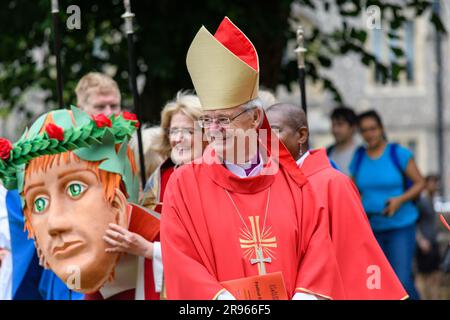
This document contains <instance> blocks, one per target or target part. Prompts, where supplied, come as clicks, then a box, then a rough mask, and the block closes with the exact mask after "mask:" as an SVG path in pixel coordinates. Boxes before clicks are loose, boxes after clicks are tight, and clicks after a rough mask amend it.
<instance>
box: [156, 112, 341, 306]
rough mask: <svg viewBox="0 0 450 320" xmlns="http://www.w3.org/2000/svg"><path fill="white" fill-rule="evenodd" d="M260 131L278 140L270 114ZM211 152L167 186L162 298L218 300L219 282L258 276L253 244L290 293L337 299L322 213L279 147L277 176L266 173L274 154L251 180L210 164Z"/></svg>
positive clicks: (338, 288)
mask: <svg viewBox="0 0 450 320" xmlns="http://www.w3.org/2000/svg"><path fill="white" fill-rule="evenodd" d="M263 128H269V135H268V136H269V137H268V143H267V144H266V145H268V146H270V145H271V143H270V142H271V139H274V140H275V141H277V142H278V140H277V138H276V136H275V135H274V134H273V133H272V132H271V130H270V127H269V124H268V122H267V119H264V124H263ZM263 147H264V144H263ZM269 152H270V150H269ZM211 154H213V152H211V150H210V149H207V150H206V151H205V153H204V155H203V162H202V163H191V164H186V165H184V166H183V167H181V168H179V169H178V170H176V171H175V172H174V173H173V174H172V176H171V178H170V180H169V182H168V185H167V190H166V192H165V195H164V205H163V210H162V211H163V213H162V215H161V245H162V252H163V264H164V270H165V272H164V274H165V281H166V282H165V284H166V290H167V298H168V299H215V298H217V296H218V295H219V294H220V293H221V292H223V291H224V289H223V287H222V286H221V285H220V282H222V281H227V280H234V279H239V278H244V277H249V276H255V275H258V274H259V272H260V264H258V263H254V264H252V262H251V259H256V258H258V254H257V252H256V248H257V247H260V248H262V251H263V258H264V259H266V260H267V259H269V258H270V260H271V262H269V263H264V266H265V269H266V272H267V273H273V272H278V271H281V272H282V273H283V278H284V282H285V285H286V289H287V294H288V297H289V298H292V296H293V295H294V294H295V293H296V292H306V293H313V294H316V295H319V296H323V297H325V298H335V297H341V296H342V294H343V293H342V283H341V280H340V276H339V271H338V268H337V262H336V258H335V254H334V250H333V248H332V243H331V239H330V236H329V224H328V216H327V213H326V211H325V210H324V208H323V207H322V206H320V205H318V202H317V201H316V200H315V197H314V194H313V192H312V189H311V186H310V185H309V184H308V183H306V179H305V177H304V175H303V174H302V172H301V170H300V169H299V168H298V167H297V165H296V163H295V161H294V159H293V158H292V157H291V156H290V154H289V153H288V152H287V150H286V149H285V148H284V146H282V145H281V144H280V154H279V161H280V167H279V170H278V171H277V172H276V173H275V174H267V173H268V171H269V170H270V168H273V165H274V161H275V160H274V159H275V157H271V158H269V161H266V163H267V165H265V166H264V168H263V170H262V172H261V174H260V175H258V176H256V177H249V178H240V177H238V176H236V175H234V174H232V173H231V172H230V171H228V170H227V169H226V168H225V167H224V166H223V165H222V164H220V163H213V164H208V163H211V158H208V155H209V156H210V155H211ZM263 157H264V155H263ZM269 189H270V198H269V199H268V195H269ZM227 191H228V193H229V195H230V196H231V198H232V200H233V201H234V203H235V205H236V207H237V208H238V210H239V211H240V213H241V215H242V219H241V217H240V216H239V214H238V212H237V210H236V208H235V206H234V205H233V202H232V201H231V199H230V198H229V196H228V195H227ZM268 200H269V204H268V213H267V217H266V219H265V211H266V210H265V208H266V204H267V201H268ZM264 220H265V222H264ZM243 221H244V222H245V225H246V226H245V225H244V223H243Z"/></svg>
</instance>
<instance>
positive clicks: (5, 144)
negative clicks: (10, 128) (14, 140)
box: [0, 138, 13, 160]
mask: <svg viewBox="0 0 450 320" xmlns="http://www.w3.org/2000/svg"><path fill="white" fill-rule="evenodd" d="M12 149H13V146H12V144H11V142H9V140H8V139H5V138H0V159H3V160H8V159H9V157H10V155H11V150H12Z"/></svg>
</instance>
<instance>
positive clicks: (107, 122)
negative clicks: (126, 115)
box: [92, 113, 112, 128]
mask: <svg viewBox="0 0 450 320" xmlns="http://www.w3.org/2000/svg"><path fill="white" fill-rule="evenodd" d="M92 119H94V121H95V124H96V125H97V127H99V128H103V127H108V128H111V127H112V121H111V119H109V118H108V117H107V116H105V115H104V114H103V113H101V114H97V115H93V116H92Z"/></svg>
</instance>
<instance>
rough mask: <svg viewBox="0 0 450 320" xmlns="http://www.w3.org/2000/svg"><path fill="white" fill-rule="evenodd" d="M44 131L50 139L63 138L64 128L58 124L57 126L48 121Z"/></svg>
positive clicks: (61, 139) (60, 139)
mask: <svg viewBox="0 0 450 320" xmlns="http://www.w3.org/2000/svg"><path fill="white" fill-rule="evenodd" d="M45 132H47V135H48V137H49V138H51V139H56V140H59V141H63V140H64V130H63V128H61V127H60V126H57V125H56V124H54V123H49V124H47V125H46V126H45Z"/></svg>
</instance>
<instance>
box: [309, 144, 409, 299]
mask: <svg viewBox="0 0 450 320" xmlns="http://www.w3.org/2000/svg"><path fill="white" fill-rule="evenodd" d="M310 153H311V154H310V155H309V156H308V157H307V158H306V159H305V161H304V163H303V165H302V167H301V168H302V171H303V172H304V174H305V175H306V176H307V178H308V181H309V183H310V184H311V186H312V188H313V190H314V192H315V194H316V195H317V197H318V198H319V200H321V201H322V203H323V204H324V205H325V208H326V209H327V211H328V216H329V221H330V234H331V238H332V242H333V246H334V247H335V251H336V257H337V261H338V265H339V269H340V274H341V277H342V280H343V283H344V284H345V286H344V290H345V294H344V295H343V296H336V298H337V299H404V298H406V297H407V293H406V292H405V290H404V289H403V287H402V285H401V283H400V281H399V280H398V278H397V276H396V275H395V273H394V270H393V269H392V267H391V266H390V264H389V262H388V260H387V259H386V257H385V255H384V253H383V251H382V250H381V248H380V246H379V245H378V242H377V240H376V239H375V237H374V235H373V232H372V229H371V228H370V224H369V221H368V220H367V215H366V214H365V212H364V208H363V207H362V204H361V200H360V196H359V192H358V191H357V189H356V187H355V185H354V184H353V182H352V181H351V180H350V179H349V178H348V177H347V176H345V175H344V174H342V173H341V172H339V171H337V170H335V169H333V168H332V167H331V165H330V162H329V160H328V158H327V155H326V152H325V149H320V150H315V151H310Z"/></svg>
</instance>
